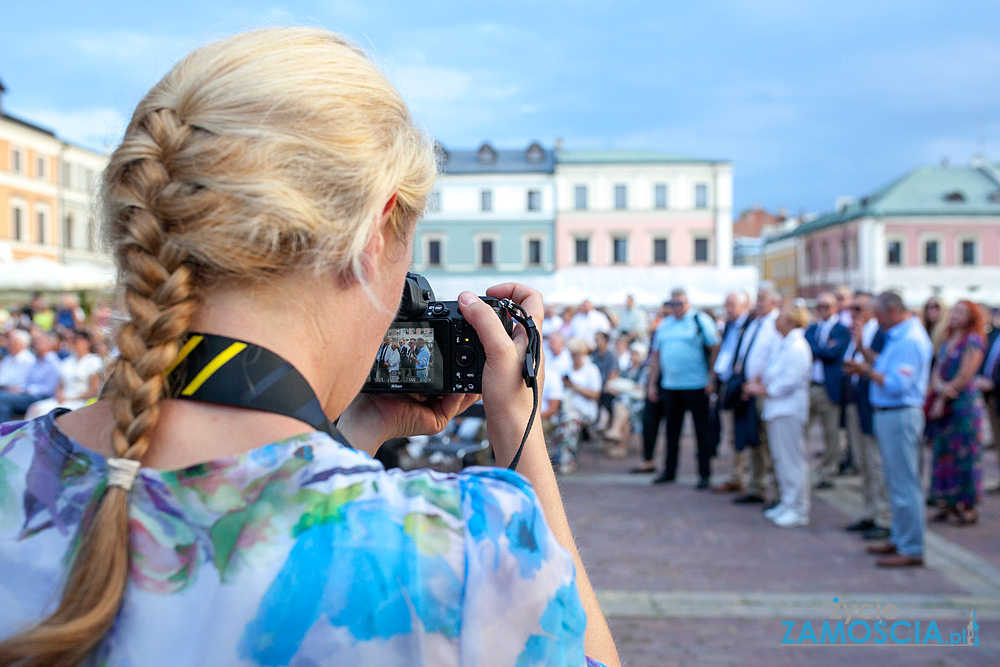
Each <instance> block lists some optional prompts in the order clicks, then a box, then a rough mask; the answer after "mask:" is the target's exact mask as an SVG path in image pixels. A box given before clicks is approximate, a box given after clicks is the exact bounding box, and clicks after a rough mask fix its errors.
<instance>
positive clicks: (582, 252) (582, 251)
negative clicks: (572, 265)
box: [575, 239, 590, 264]
mask: <svg viewBox="0 0 1000 667" xmlns="http://www.w3.org/2000/svg"><path fill="white" fill-rule="evenodd" d="M575 245H576V257H575V259H576V263H577V264H589V263H590V239H576V243H575Z"/></svg>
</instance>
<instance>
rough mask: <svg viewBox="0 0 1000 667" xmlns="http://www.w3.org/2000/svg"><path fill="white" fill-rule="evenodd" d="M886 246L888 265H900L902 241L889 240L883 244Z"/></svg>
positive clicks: (901, 260)
mask: <svg viewBox="0 0 1000 667" xmlns="http://www.w3.org/2000/svg"><path fill="white" fill-rule="evenodd" d="M885 247H886V259H885V261H886V264H888V265H889V266H902V265H903V242H902V241H889V242H888V243H886V244H885Z"/></svg>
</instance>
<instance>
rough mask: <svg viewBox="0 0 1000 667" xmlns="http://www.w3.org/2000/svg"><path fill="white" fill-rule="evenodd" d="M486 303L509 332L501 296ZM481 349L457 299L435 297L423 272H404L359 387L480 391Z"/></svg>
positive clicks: (421, 391) (483, 358) (409, 391)
mask: <svg viewBox="0 0 1000 667" xmlns="http://www.w3.org/2000/svg"><path fill="white" fill-rule="evenodd" d="M479 298H480V299H482V300H483V301H484V302H486V303H487V304H489V305H490V306H491V307H492V308H493V310H494V312H496V314H497V317H499V318H500V321H501V322H502V323H503V325H504V329H506V331H507V334H508V335H512V334H513V331H514V322H513V320H512V319H511V317H510V314H509V313H507V311H506V310H504V309H503V308H501V306H500V301H499V300H497V299H494V298H491V297H488V296H481V297H479ZM485 365H486V353H485V351H484V350H483V345H482V343H481V342H480V341H479V337H478V336H477V335H476V331H475V329H473V328H472V325H471V324H469V323H468V322H467V321H466V319H465V318H464V317H462V314H461V312H460V311H459V309H458V302H457V301H435V300H434V291H433V290H432V289H431V286H430V283H428V282H427V279H426V278H424V277H423V276H420V275H417V274H415V273H407V274H406V283H405V284H404V286H403V297H402V300H401V301H400V307H399V312H398V313H397V315H396V319H395V320H394V321H393V323H392V325H391V326H390V327H389V331H388V332H387V333H386V337H385V339H384V340H383V342H382V345H380V346H379V350H378V352H377V353H376V355H375V362H374V363H373V364H372V369H371V371H370V372H369V375H368V381H367V382H365V385H364V387H362V389H361V391H363V392H366V393H372V394H386V393H397V394H479V393H482V390H483V367H484V366H485Z"/></svg>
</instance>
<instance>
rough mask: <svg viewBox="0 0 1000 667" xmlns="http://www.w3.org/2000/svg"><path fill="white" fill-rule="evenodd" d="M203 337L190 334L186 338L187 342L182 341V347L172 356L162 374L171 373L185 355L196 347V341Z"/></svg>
mask: <svg viewBox="0 0 1000 667" xmlns="http://www.w3.org/2000/svg"><path fill="white" fill-rule="evenodd" d="M204 338H205V337H204V336H191V337H190V338H188V342H186V343H184V347H182V348H181V351H180V352H178V353H177V356H176V357H175V358H174V360H173V361H172V362H170V365H169V366H167V370H165V371H163V374H164V375H170V374H171V373H173V372H174V369H175V368H177V367H178V366H180V365H181V362H182V361H184V360H185V359H187V356H188V355H189V354H191V351H192V350H193V349H194V348H196V347H198V343H200V342H201V341H202V340H204Z"/></svg>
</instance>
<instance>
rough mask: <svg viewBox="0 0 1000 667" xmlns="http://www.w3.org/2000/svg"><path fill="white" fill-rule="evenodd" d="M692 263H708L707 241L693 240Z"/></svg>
mask: <svg viewBox="0 0 1000 667" xmlns="http://www.w3.org/2000/svg"><path fill="white" fill-rule="evenodd" d="M694 261H695V262H698V263H705V262H707V261H708V239H695V240H694Z"/></svg>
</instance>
